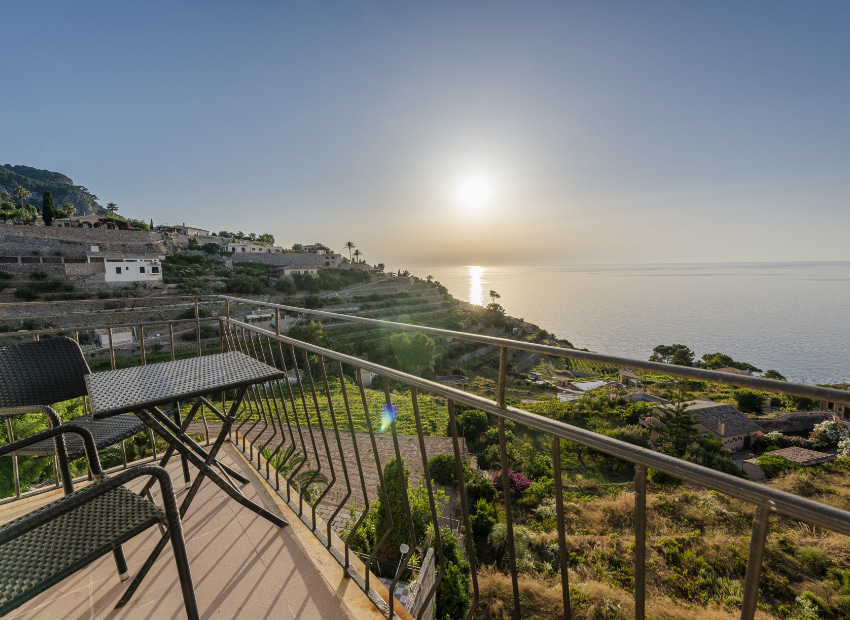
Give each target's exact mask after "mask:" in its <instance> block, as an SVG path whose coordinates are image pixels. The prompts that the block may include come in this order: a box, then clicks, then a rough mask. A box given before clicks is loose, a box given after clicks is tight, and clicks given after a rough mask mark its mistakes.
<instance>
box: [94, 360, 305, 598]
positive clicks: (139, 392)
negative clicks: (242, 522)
mask: <svg viewBox="0 0 850 620" xmlns="http://www.w3.org/2000/svg"><path fill="white" fill-rule="evenodd" d="M285 377H286V375H285V373H283V372H281V371H280V370H278V369H276V368H274V367H272V366H269V365H268V364H264V363H262V362H260V361H258V360H255V359H254V358H252V357H249V356H247V355H245V354H243V353H238V352H229V353H218V354H215V355H206V356H203V357H194V358H190V359H184V360H177V361H171V362H162V363H159V364H149V365H146V366H137V367H134V368H122V369H120V370H111V371H106V372H98V373H92V374H89V375H86V386H87V388H88V394H89V399H90V402H91V409H92V415H93V417H94V419H103V418H108V417H110V416H114V415H118V414H121V413H134V414H136V415H137V416H138V417H139V418H140V419H142V420H143V421H144V422H145V424H147V425H148V426H149V427H150V428H151V429H152V430H153V431H154V432H155V433H156V434H157V435H159V436H160V437H162V438H163V439H164V440H165V442H166V443H168V445H169V446H170V447H169V449H168V451H167V453H166V454H165V456H164V457H163V461H167V459H168V458H169V457H170V455H171V454H172V453H173V452H175V451H176V452H178V453H179V454H180V456H181V457H182V458H183V459H184V462H185V461H189V462H190V463H192V464H193V465H194V466H195V467H197V468H198V470H199V473H198V475H197V476H196V478H195V480H194V482H193V483H192V486H191V488H190V489H189V492H188V494H187V495H186V497H185V498H184V500H183V503H182V504H181V506H180V516H181V518H182V517H183V516H185V514H186V511H187V510H188V508H189V505H190V504H191V502H192V499H193V498H194V497H195V495H196V494H197V492H198V489H199V488H200V484H201V481H202V480H203V479H204V477H207V478H209V479H210V480H211V481H212V482H214V483H215V484H216V485H217V486H218V487H219V488H221V489H222V490H223V491H224V492H225V493H227V495H229V496H230V497H231V498H232V499H233V500H235V501H236V502H238V503H240V504H241V505H243V506H245V507H246V508H248V509H250V510H252V511H253V512H255V513H256V514H258V515H259V516H261V517H263V518H265V519H267V520H268V521H270V522H271V523H273V524H275V525H277V526H279V527H283V526H285V525H288V523H287V521H286V520H285V519H283V518H282V517H279V516H277V515H275V514H273V513H271V512H269V511H268V510H266V509H265V508H264V507H262V506H259V505H257V504H256V503H254V502H252V501H251V500H249V499H247V498H246V497H244V495H243V494H242V492H241V491H240V490H239V489H238V487H236V486H235V484H233V482H232V481H231V479H232V478H236V479H238V480H240V481H241V482H243V483H244V482H248V480H247V479H245V478H243V477H242V476H241V475H239V474H238V473H236V472H234V471H232V470H230V469H228V468H226V467H224V466H223V465H221V464H220V463H218V461H216V455H217V454H218V451H219V450H220V448H221V446H222V445H223V444H224V442H225V441H226V440H227V438H228V436H229V434H230V429H231V427H232V425H233V422H234V421H235V419H236V418H235V416H236V412H237V411H238V410H239V407H240V405H241V404H242V401H243V400H244V398H245V395H246V393H247V391H248V389H249V388H250V387H251V386H252V385H257V384H262V383H265V382H268V381H274V380H278V379H283V378H285ZM227 390H236V396H235V398H234V399H233V401H232V402H231V403H230V407H229V409H228V411H227V413H226V414H225V413H222V412H221V411H219V410H218V408H216V407H215V406H213V405H212V403H210V402H209V400H208V399H207V398H206V397H207V396H209V395H211V394H216V393H219V392H225V391H227ZM189 399H195V403H194V405H193V407H192V409H191V410H190V412H189V415H188V416H186V418H185V420H184V421H183V422H182V424H181V423H180V422H179V417H178V418H177V419H178V422H177V423H175V421H172V420H171V419H170V418H169V417H168V416H167V415H166V414H165V413H164V412H163V411H162V410H160V409H159V407H160V406H161V405H166V404H171V403H176V402H178V401H185V400H189ZM201 404H204V405H206V406H207V407H208V408H210V410H211V411H212V412H213V413H214V414H215V415H216V416H218V417H219V418H220V419H221V421H222V425H221V430H220V431H219V434H218V436H217V437H216V440H215V442H214V444H213V446H212V448H211V449H210V450H209V451H206V450H204V448H203V447H202V446H201V445H200V444H198V443H197V442H196V441H194V440H193V439H192V438H191V437H189V436H188V435H187V434H186V429H187V428H188V427H189V424H190V423H191V422H192V420H193V419H194V417H195V415H196V414H197V411H198V409H199V408H200V406H201ZM216 470H218V471H216ZM219 472H221V473H219ZM145 491H147V487H146V488H145V489H144V491H143V492H145ZM167 541H168V539H167V537H165V538H164V539H163V540H160V543H159V545H158V546H157V548H156V549H154V551H153V553H152V554H151V557H149V558H148V561H147V562H146V563H145V565H144V566H143V567H142V569H141V571H140V572H139V574H138V575H137V577H136V579H135V580H134V583H133V584H132V585H131V587H130V588H129V589H128V590H127V592H126V593H125V595H124V598H123V599H122V602H119V606H120V605H121V604H122V603H124V602H126V601H128V600H129V598H130V596H132V594H133V592H134V591H135V589H136V588H137V587H138V585H139V583H141V580H142V579H143V578H144V575H145V574H146V573H147V571H148V570H149V569H150V567H151V565H152V564H153V562H154V560H155V559H156V557H157V556H158V555H159V553H160V552H161V551H162V549H164V548H165V545H166V543H167ZM125 599H126V600H125Z"/></svg>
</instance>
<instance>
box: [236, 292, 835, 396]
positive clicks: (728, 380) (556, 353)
mask: <svg viewBox="0 0 850 620" xmlns="http://www.w3.org/2000/svg"><path fill="white" fill-rule="evenodd" d="M221 297H222V298H223V299H226V300H228V301H235V302H238V303H249V304H252V305H257V306H263V307H267V308H278V309H280V310H286V311H287V312H294V313H302V314H311V315H315V316H320V317H326V318H333V319H338V320H339V319H341V320H345V321H349V322H351V323H364V324H368V325H376V326H379V327H387V328H390V329H402V330H406V331H415V332H422V333H425V334H430V335H432V336H439V337H441V338H455V339H458V340H466V341H469V342H479V343H481V344H487V345H492V346H496V347H507V348H509V349H517V350H520V351H529V352H532V353H541V354H543V355H548V356H552V357H566V358H569V359H575V360H582V361H588V362H597V363H602V364H609V365H612V366H619V367H620V368H636V369H639V370H645V371H648V372H657V373H660V374H664V375H671V376H674V377H681V378H683V379H694V380H697V381H708V382H710V383H724V384H727V385H734V386H737V387H746V388H755V389H761V390H765V391H768V392H776V393H779V394H789V395H791V396H801V397H803V398H814V399H818V400H829V401H831V402H836V403H843V404H845V405H850V391H845V390H837V389H835V388H824V387H819V386H813V385H805V384H802V383H791V382H788V381H776V380H774V379H764V378H761V377H750V376H746V375H735V374H729V373H724V372H717V371H716V370H704V369H702V368H691V367H688V366H675V365H673V364H664V363H661V362H649V361H642V360H636V359H631V358H628V357H620V356H615V355H605V354H602V353H594V352H592V351H580V350H578V349H567V348H562V347H553V346H550V345H543V344H535V343H532V342H525V341H522V340H511V339H509V338H499V337H497V336H486V335H480V334H468V333H466V332H457V331H452V330H448V329H440V328H437V327H426V326H423V325H409V324H406V323H396V322H394V321H385V320H383V319H370V318H367V317H360V316H352V315H349V314H340V313H337V312H327V311H324V310H310V309H307V308H298V307H295V306H285V305H283V304H275V303H271V302H264V301H254V300H245V299H241V298H239V297H229V296H226V295H222V296H221Z"/></svg>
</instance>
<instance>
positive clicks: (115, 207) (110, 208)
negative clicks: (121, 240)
mask: <svg viewBox="0 0 850 620" xmlns="http://www.w3.org/2000/svg"><path fill="white" fill-rule="evenodd" d="M106 210H107V211H109V212H110V213H111V214H112V227H113V228H115V212H116V211H117V210H118V205H117V204H115V203H114V202H110V203H109V204H108V205H106Z"/></svg>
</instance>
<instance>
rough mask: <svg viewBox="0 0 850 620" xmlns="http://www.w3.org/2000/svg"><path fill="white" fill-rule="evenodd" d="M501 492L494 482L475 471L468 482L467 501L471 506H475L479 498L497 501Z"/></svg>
mask: <svg viewBox="0 0 850 620" xmlns="http://www.w3.org/2000/svg"><path fill="white" fill-rule="evenodd" d="M498 496H499V492H498V491H497V490H496V487H494V486H493V483H492V482H490V481H489V480H487V478H485V477H484V476H482V475H481V474H479V473H477V472H473V473H472V475H471V476H470V477H469V480H468V482H467V483H466V501H467V502H468V503H469V505H470V506H475V505H476V504H477V503H478V501H479V500H482V499H483V500H485V501H487V502H490V503H492V502H495V501H496V498H497V497H498Z"/></svg>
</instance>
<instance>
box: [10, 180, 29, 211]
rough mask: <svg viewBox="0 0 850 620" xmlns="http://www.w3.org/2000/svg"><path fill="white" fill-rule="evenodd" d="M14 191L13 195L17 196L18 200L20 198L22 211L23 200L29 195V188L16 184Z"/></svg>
mask: <svg viewBox="0 0 850 620" xmlns="http://www.w3.org/2000/svg"><path fill="white" fill-rule="evenodd" d="M14 193H15V196H17V197H18V200H20V201H21V211H23V210H24V200H26V199H27V198H29V197H30V193H29V190H27V189H25V188H23V187H21V186H20V185H18V186H17V187H16V188H15V192H14Z"/></svg>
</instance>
